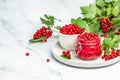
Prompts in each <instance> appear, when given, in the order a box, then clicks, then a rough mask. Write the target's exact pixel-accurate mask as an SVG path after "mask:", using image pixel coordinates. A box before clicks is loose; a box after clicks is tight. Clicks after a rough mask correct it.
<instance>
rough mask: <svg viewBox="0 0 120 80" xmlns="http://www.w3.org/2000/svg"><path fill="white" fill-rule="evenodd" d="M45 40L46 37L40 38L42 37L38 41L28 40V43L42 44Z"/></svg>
mask: <svg viewBox="0 0 120 80" xmlns="http://www.w3.org/2000/svg"><path fill="white" fill-rule="evenodd" d="M45 39H46V37H45V36H42V37H40V38H38V39H30V40H29V42H30V43H36V42H43V41H44V40H45Z"/></svg>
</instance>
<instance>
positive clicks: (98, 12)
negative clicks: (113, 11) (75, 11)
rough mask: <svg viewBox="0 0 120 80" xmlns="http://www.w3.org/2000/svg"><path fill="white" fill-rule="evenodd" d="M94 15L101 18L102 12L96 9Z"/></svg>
mask: <svg viewBox="0 0 120 80" xmlns="http://www.w3.org/2000/svg"><path fill="white" fill-rule="evenodd" d="M96 15H98V16H102V11H101V10H100V9H99V8H96Z"/></svg>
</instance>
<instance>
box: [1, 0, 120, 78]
mask: <svg viewBox="0 0 120 80" xmlns="http://www.w3.org/2000/svg"><path fill="white" fill-rule="evenodd" d="M94 2H95V1H94V0H0V80H80V79H84V80H88V79H91V80H106V79H107V80H120V77H119V72H120V63H117V64H114V65H112V66H109V67H105V68H99V69H82V68H75V67H70V66H67V65H64V64H61V63H59V62H57V61H56V60H55V59H54V58H53V57H52V55H51V47H52V45H53V44H54V43H55V42H56V41H57V40H58V36H57V34H54V36H53V37H52V38H50V39H49V40H48V42H47V43H38V44H29V43H28V40H29V39H30V38H31V37H32V34H33V33H34V31H36V30H37V29H38V28H39V27H40V26H42V24H41V23H40V20H39V17H40V16H43V14H44V13H47V14H51V15H54V16H56V17H57V18H59V19H61V20H62V23H56V24H58V25H61V26H62V25H64V24H66V23H69V22H70V18H75V17H78V16H81V15H80V10H79V6H81V5H88V4H89V3H94ZM26 52H29V53H30V56H28V57H27V56H25V53H26ZM48 58H49V59H50V62H49V63H47V62H46V59H48Z"/></svg>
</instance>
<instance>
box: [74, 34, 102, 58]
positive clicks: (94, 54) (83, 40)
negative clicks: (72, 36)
mask: <svg viewBox="0 0 120 80" xmlns="http://www.w3.org/2000/svg"><path fill="white" fill-rule="evenodd" d="M77 42H78V43H77V47H76V50H75V51H76V54H77V56H78V58H80V59H83V60H94V59H97V58H98V57H99V56H100V55H101V44H100V37H99V35H98V34H94V33H84V34H83V35H79V36H78V37H77Z"/></svg>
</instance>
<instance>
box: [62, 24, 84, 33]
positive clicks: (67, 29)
mask: <svg viewBox="0 0 120 80" xmlns="http://www.w3.org/2000/svg"><path fill="white" fill-rule="evenodd" d="M84 31H85V28H80V27H79V26H78V25H76V24H69V25H65V26H63V27H61V28H60V33H62V34H67V35H74V34H82V33H83V32H84Z"/></svg>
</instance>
